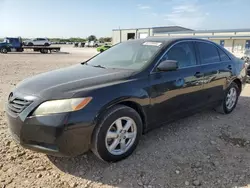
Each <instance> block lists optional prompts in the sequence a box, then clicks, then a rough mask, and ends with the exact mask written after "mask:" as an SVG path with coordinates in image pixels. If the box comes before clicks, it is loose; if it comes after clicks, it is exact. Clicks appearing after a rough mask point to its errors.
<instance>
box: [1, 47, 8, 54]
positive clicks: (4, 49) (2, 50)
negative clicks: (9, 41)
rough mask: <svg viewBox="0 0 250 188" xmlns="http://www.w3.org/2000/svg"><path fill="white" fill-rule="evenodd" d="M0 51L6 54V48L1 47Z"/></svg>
mask: <svg viewBox="0 0 250 188" xmlns="http://www.w3.org/2000/svg"><path fill="white" fill-rule="evenodd" d="M0 52H1V53H3V54H7V52H8V50H7V49H6V48H1V49H0Z"/></svg>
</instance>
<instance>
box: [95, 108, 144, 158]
mask: <svg viewBox="0 0 250 188" xmlns="http://www.w3.org/2000/svg"><path fill="white" fill-rule="evenodd" d="M141 135H142V121H141V118H140V116H139V114H138V113H137V112H136V111H135V110H134V109H132V108H130V107H127V106H124V105H117V106H114V107H112V108H111V109H109V110H108V111H107V112H106V113H105V114H103V115H102V117H101V118H100V121H99V123H98V124H97V126H96V128H95V130H94V133H93V137H92V151H93V152H94V153H95V155H96V156H97V157H99V158H100V159H102V160H104V161H107V162H116V161H120V160H122V159H125V158H126V157H128V156H129V155H131V154H132V153H133V151H134V150H135V148H136V146H137V145H138V142H139V140H140V137H141Z"/></svg>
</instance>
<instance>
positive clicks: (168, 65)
mask: <svg viewBox="0 0 250 188" xmlns="http://www.w3.org/2000/svg"><path fill="white" fill-rule="evenodd" d="M177 69H178V61H175V60H165V61H162V62H161V63H160V64H159V65H158V67H157V70H159V71H174V70H177Z"/></svg>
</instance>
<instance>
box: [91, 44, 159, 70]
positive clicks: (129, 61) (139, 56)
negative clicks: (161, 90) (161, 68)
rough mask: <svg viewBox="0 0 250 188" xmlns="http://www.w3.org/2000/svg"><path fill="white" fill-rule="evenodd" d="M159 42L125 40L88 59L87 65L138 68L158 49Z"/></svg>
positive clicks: (147, 61)
mask: <svg viewBox="0 0 250 188" xmlns="http://www.w3.org/2000/svg"><path fill="white" fill-rule="evenodd" d="M161 45H162V43H160V42H144V43H141V42H138V41H133V42H125V43H120V44H117V45H115V46H113V47H111V48H109V49H108V50H106V51H105V52H103V53H101V54H99V55H97V56H96V57H94V58H92V59H90V60H89V61H88V62H87V65H91V66H96V67H103V68H117V69H132V70H139V69H141V68H143V67H144V66H145V65H147V64H148V63H149V61H150V60H151V58H152V57H153V56H154V55H155V54H156V53H157V51H158V50H159V49H160V46H161Z"/></svg>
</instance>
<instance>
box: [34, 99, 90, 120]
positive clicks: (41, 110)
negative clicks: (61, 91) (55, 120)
mask: <svg viewBox="0 0 250 188" xmlns="http://www.w3.org/2000/svg"><path fill="white" fill-rule="evenodd" d="M91 100H92V97H86V98H73V99H63V100H53V101H46V102H44V103H42V104H41V105H40V106H38V108H37V109H36V110H35V111H34V113H33V115H35V116H36V115H45V114H54V113H62V112H72V111H77V110H81V109H83V108H84V107H85V106H86V105H87V104H88V103H89V102H90V101H91Z"/></svg>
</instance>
